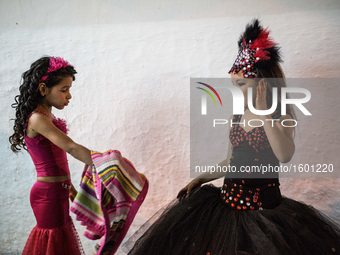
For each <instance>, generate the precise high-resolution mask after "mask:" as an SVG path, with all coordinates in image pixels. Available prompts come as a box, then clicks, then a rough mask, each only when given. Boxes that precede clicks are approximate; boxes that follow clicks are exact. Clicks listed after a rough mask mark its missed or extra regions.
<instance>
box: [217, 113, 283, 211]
mask: <svg viewBox="0 0 340 255" xmlns="http://www.w3.org/2000/svg"><path fill="white" fill-rule="evenodd" d="M241 118H242V115H235V116H234V117H233V126H232V128H231V129H230V133H229V139H230V142H231V144H232V148H233V153H232V157H231V159H230V166H234V167H236V169H237V170H239V169H240V168H241V167H244V166H262V165H271V166H278V165H279V161H278V159H277V158H276V156H275V154H274V152H273V150H272V148H271V146H270V144H269V141H268V138H267V135H266V133H265V130H264V128H263V127H262V126H261V127H255V128H253V129H251V130H250V131H248V132H246V131H245V130H244V129H243V128H242V127H241V125H243V123H240V121H241ZM272 118H273V119H274V121H275V120H276V121H277V120H279V118H280V115H278V114H273V115H272ZM279 186H280V183H279V179H278V174H277V173H270V174H269V173H266V175H265V176H264V175H263V174H262V173H254V172H244V173H237V174H235V175H233V174H232V173H229V174H227V175H226V177H225V179H224V184H223V186H222V187H221V195H220V197H221V199H222V200H223V202H224V203H225V204H226V205H227V206H228V207H230V208H231V209H237V210H262V209H264V208H274V207H275V206H277V205H278V204H279V202H280V199H281V193H280V189H279Z"/></svg>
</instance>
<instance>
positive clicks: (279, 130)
mask: <svg viewBox="0 0 340 255" xmlns="http://www.w3.org/2000/svg"><path fill="white" fill-rule="evenodd" d="M268 86H269V88H271V87H270V85H269V84H268V83H267V82H266V81H265V80H264V79H261V80H260V81H259V84H258V86H257V88H256V109H259V110H267V109H268V107H267V101H266V97H267V88H268ZM260 118H261V119H262V120H263V121H264V124H263V128H264V130H265V132H266V135H267V138H268V141H269V144H270V146H271V148H272V150H273V152H274V154H275V156H276V157H277V159H278V160H279V161H280V162H282V163H287V162H289V161H290V160H291V158H292V157H293V155H294V152H295V145H294V138H293V131H294V129H293V127H292V125H293V124H294V123H293V122H292V121H285V125H286V126H287V127H284V126H282V125H281V121H282V120H285V119H291V118H292V117H291V116H290V115H289V114H287V115H284V116H281V118H280V122H274V124H273V126H272V122H273V121H266V119H272V117H271V116H270V115H261V116H260Z"/></svg>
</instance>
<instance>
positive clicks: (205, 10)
mask: <svg viewBox="0 0 340 255" xmlns="http://www.w3.org/2000/svg"><path fill="white" fill-rule="evenodd" d="M339 8H340V4H339V1H308V0H303V1H269V0H266V1H265V0H262V1H257V3H253V2H252V1H238V2H237V3H235V1H218V0H212V1H207V0H205V1H203V0H198V1H197V0H196V1H194V0H190V1H165V0H162V1H156V0H149V1H109V0H102V1H99V0H86V1H81V0H78V1H66V0H61V1H53V2H52V1H51V2H50V1H43V0H41V1H38V0H35V1H19V0H1V2H0V29H1V30H0V43H1V44H0V45H1V47H0V56H1V61H0V77H1V78H0V104H1V110H2V112H1V115H0V118H1V122H0V146H1V147H0V149H1V153H0V160H1V163H2V167H1V170H0V191H1V194H2V195H1V198H0V206H1V211H0V231H1V234H0V253H1V254H16V253H17V254H20V252H21V251H22V249H23V246H24V244H25V241H26V239H27V237H28V235H29V233H30V231H31V229H32V228H33V227H34V225H35V219H34V216H33V213H32V210H31V207H30V204H29V192H30V188H31V186H32V185H33V183H34V182H35V179H36V178H35V176H36V175H35V169H34V166H33V163H32V162H31V159H30V157H29V155H28V153H26V152H23V153H19V154H18V155H17V156H16V155H15V154H13V153H12V152H11V151H10V149H9V143H8V137H9V135H11V134H12V125H13V122H12V121H9V119H10V118H13V117H14V111H13V110H12V109H11V107H10V105H11V103H13V98H14V96H15V95H16V94H17V93H18V86H19V82H20V75H21V73H22V72H24V71H26V70H27V69H28V68H29V65H30V64H31V63H32V62H33V61H34V60H36V59H38V58H39V57H41V56H43V55H46V54H48V55H53V56H62V57H64V58H65V59H67V60H68V61H69V62H70V63H71V64H73V65H74V66H75V67H76V69H77V71H78V74H77V78H76V81H75V82H74V85H73V88H72V95H73V98H72V101H71V104H70V105H69V106H68V107H67V108H66V109H65V110H63V111H54V113H55V115H57V116H59V117H63V118H65V119H66V120H67V121H68V124H69V128H70V136H71V138H73V139H74V140H75V141H76V142H78V143H80V144H83V145H85V146H87V147H89V148H91V149H94V150H98V151H104V150H107V149H118V150H120V151H121V152H122V154H123V155H125V156H126V157H127V158H129V159H130V160H131V161H132V162H133V163H134V165H135V166H136V168H137V169H138V170H139V171H140V172H143V173H145V174H146V176H147V177H148V179H149V181H150V189H149V193H148V196H147V198H146V200H145V202H144V204H143V205H142V207H141V208H140V210H139V213H138V215H137V216H136V219H135V221H134V223H133V224H132V226H131V228H130V231H129V232H128V234H127V237H129V236H130V235H131V234H132V233H134V231H136V229H138V228H139V226H140V225H141V224H143V223H144V222H145V221H146V220H147V219H148V218H149V217H150V216H151V215H153V214H154V213H155V212H156V211H157V210H158V209H160V208H161V207H162V206H164V205H166V204H167V203H168V202H169V201H171V200H172V199H173V198H174V197H175V196H176V194H177V192H178V191H179V189H180V188H182V187H183V186H184V185H186V183H187V182H189V181H190V178H189V156H190V155H189V144H190V141H189V129H190V126H189V124H190V123H189V119H190V118H189V80H190V77H226V76H227V72H228V70H229V68H230V66H231V64H232V63H233V61H234V59H235V57H236V53H237V45H236V41H237V39H238V37H239V34H240V32H241V31H243V29H244V26H245V24H246V23H247V22H249V21H250V20H251V19H252V18H253V17H259V18H261V20H262V23H263V25H264V26H265V27H267V26H270V29H271V30H272V36H273V37H274V38H275V40H276V41H277V42H279V43H280V45H281V46H282V52H283V58H284V60H285V63H284V64H283V69H284V70H285V72H286V76H287V77H297V78H299V77H302V78H304V77H321V78H325V77H339V76H340V72H339V67H338V66H339V57H340V50H339V47H338V42H339V39H340V36H339V35H340V18H339V17H340V10H339ZM321 90H322V88H320V93H322V91H321ZM331 95H332V94H331ZM327 99H328V100H329V101H330V105H331V106H332V107H334V109H336V108H338V107H339V106H338V99H337V98H335V97H328V98H327ZM335 123H338V122H335ZM312 128H313V129H314V130H316V131H317V132H319V137H318V139H323V138H326V139H329V140H331V141H333V142H334V144H336V145H337V148H339V144H340V140H339V136H340V134H339V132H332V133H331V132H327V131H329V130H325V131H326V132H324V133H323V132H321V131H320V130H321V128H322V123H316V125H315V126H314V127H312ZM326 128H327V127H326ZM328 128H330V127H328ZM300 132H302V133H303V130H300ZM314 134H315V133H314V132H308V133H307V136H308V137H304V138H303V139H304V140H303V141H302V142H300V146H299V147H298V148H299V150H300V151H301V153H303V154H302V155H303V158H304V159H307V160H308V158H309V157H315V154H314V153H315V152H314V151H313V150H312V148H313V146H314V145H315V142H318V140H315V137H314ZM313 139H314V140H313ZM325 146H327V145H325ZM299 150H297V151H296V154H297V153H299ZM337 155H338V150H334V151H331V152H330V155H329V157H328V158H330V159H334V160H336V159H337V157H338V156H337ZM336 162H339V161H336ZM69 164H70V169H71V173H72V179H73V182H74V183H75V184H76V183H78V182H79V180H80V176H81V173H82V170H83V164H82V163H80V162H77V161H76V160H75V159H73V158H71V157H69ZM336 167H337V169H336V170H337V171H339V167H340V166H339V164H338V165H337V166H336ZM214 183H215V184H217V185H219V184H220V183H221V180H219V181H215V182H214ZM281 184H282V193H283V194H284V195H286V196H289V197H293V198H296V199H297V200H302V201H305V202H306V203H308V204H311V205H313V206H314V207H316V208H318V209H320V210H323V211H324V212H326V213H327V214H329V215H330V216H332V217H333V218H334V219H335V220H337V221H338V222H340V198H339V196H337V194H338V193H339V192H340V186H339V184H340V182H339V179H282V180H281ZM72 216H73V215H72ZM76 224H77V225H76V227H77V230H78V231H79V233H80V235H82V233H83V232H84V227H82V226H80V225H79V224H78V223H76ZM82 242H83V245H84V247H85V249H86V252H87V254H90V253H91V249H92V247H93V246H94V244H95V242H93V241H90V240H87V239H86V238H85V237H83V236H82ZM117 254H125V253H124V252H123V251H121V250H119V252H118V253H117Z"/></svg>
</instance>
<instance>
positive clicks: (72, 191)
mask: <svg viewBox="0 0 340 255" xmlns="http://www.w3.org/2000/svg"><path fill="white" fill-rule="evenodd" d="M77 194H78V191H77V190H76V189H75V187H74V186H73V184H72V186H71V189H70V195H69V197H70V199H71V202H73V200H74V199H75V197H76V196H77Z"/></svg>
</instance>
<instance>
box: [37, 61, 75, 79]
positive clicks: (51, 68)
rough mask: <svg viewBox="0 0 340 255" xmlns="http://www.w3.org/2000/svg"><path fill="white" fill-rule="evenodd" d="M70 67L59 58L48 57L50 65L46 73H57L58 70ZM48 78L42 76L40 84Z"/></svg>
mask: <svg viewBox="0 0 340 255" xmlns="http://www.w3.org/2000/svg"><path fill="white" fill-rule="evenodd" d="M67 66H71V65H70V64H69V63H68V62H67V61H66V60H64V59H63V58H60V57H50V65H49V67H48V70H47V73H50V72H54V71H57V70H58V69H60V68H65V67H67ZM47 78H48V74H46V75H45V76H43V77H42V78H41V80H40V82H44V81H45V80H46V79H47Z"/></svg>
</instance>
